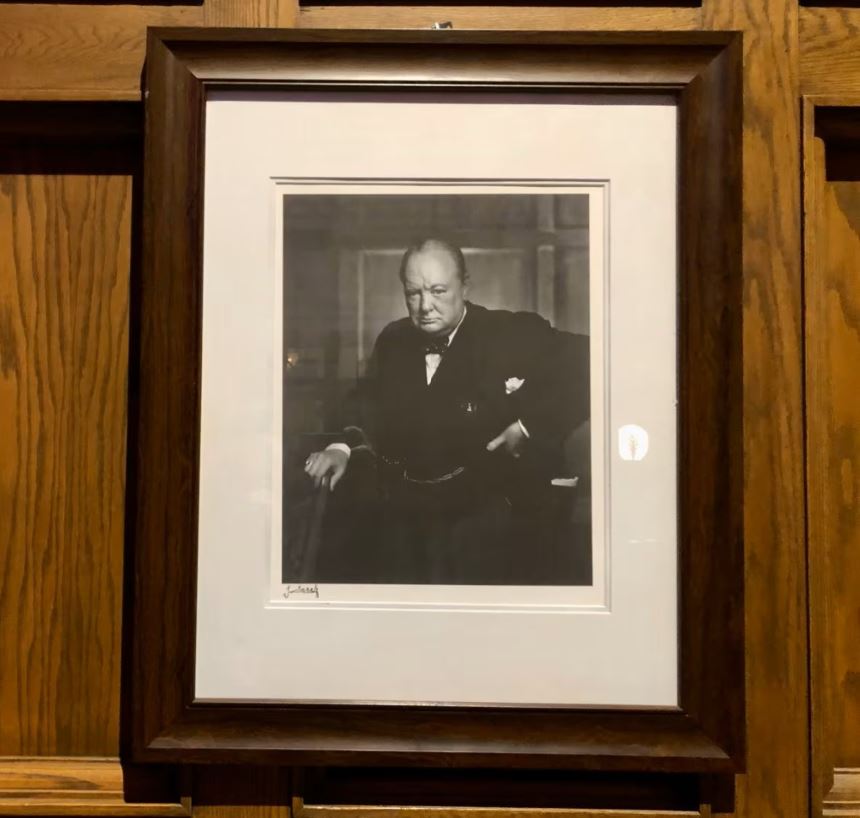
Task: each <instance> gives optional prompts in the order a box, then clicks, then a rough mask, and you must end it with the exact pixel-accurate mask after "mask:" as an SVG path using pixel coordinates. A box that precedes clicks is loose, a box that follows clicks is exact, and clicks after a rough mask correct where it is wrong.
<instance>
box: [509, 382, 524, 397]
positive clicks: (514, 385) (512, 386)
mask: <svg viewBox="0 0 860 818" xmlns="http://www.w3.org/2000/svg"><path fill="white" fill-rule="evenodd" d="M525 382H526V379H525V378H508V379H507V380H506V381H505V394H506V395H511V394H513V393H514V392H516V391H517V389H519V388H520V387H521V386H522V385H523V384H524V383H525Z"/></svg>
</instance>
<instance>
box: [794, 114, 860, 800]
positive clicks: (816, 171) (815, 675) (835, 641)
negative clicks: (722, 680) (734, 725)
mask: <svg viewBox="0 0 860 818" xmlns="http://www.w3.org/2000/svg"><path fill="white" fill-rule="evenodd" d="M831 110H836V109H831ZM843 110H844V111H845V112H846V113H848V112H850V111H851V110H852V109H851V108H843ZM805 113H806V117H805V131H806V135H805V147H804V159H805V163H806V164H805V181H806V189H805V206H806V222H805V226H806V246H805V259H806V287H805V296H806V314H807V322H806V338H807V349H806V352H807V356H806V357H807V361H806V386H807V407H808V411H807V419H808V434H807V476H808V498H809V501H808V502H809V555H810V556H809V574H810V618H811V623H810V624H811V630H810V632H811V638H812V643H811V646H810V649H811V671H812V691H813V694H814V698H813V710H812V716H813V722H812V732H813V786H812V803H813V814H820V811H821V809H822V806H826V805H827V802H830V805H831V806H832V807H834V809H835V811H836V812H837V813H838V814H854V815H856V814H858V813H860V775H858V774H857V769H856V768H857V767H860V640H858V638H857V634H858V625H857V623H858V622H859V621H860V517H859V516H858V514H857V508H858V496H860V469H858V463H860V401H858V395H860V182H856V181H854V182H845V181H827V180H826V178H825V167H827V166H828V164H827V163H826V161H825V158H826V156H825V154H826V153H830V152H831V150H834V151H835V150H838V149H839V148H843V147H846V146H849V145H851V146H853V150H854V157H855V158H854V162H855V163H856V156H857V151H858V149H860V142H858V141H857V138H856V135H857V129H856V125H853V128H852V120H851V119H848V122H847V125H848V127H847V128H844V129H843V131H842V132H839V131H838V127H837V129H835V130H836V132H835V133H829V135H828V139H829V138H831V137H832V138H834V139H835V140H836V141H835V142H833V143H831V142H829V141H828V144H827V146H826V147H825V142H823V141H822V139H820V138H816V136H815V130H816V123H815V105H814V104H812V103H811V102H809V103H807V105H806V108H805ZM854 120H855V121H856V116H855V118H854ZM832 126H833V123H831V125H830V127H828V128H825V129H824V130H825V131H828V130H829V131H833V130H834V129H833V127H832ZM852 130H853V131H854V139H853V142H852V137H851V134H852ZM836 137H841V140H840V139H837V138H836ZM842 140H844V141H842ZM847 155H848V154H847ZM839 768H854V770H850V769H849V770H842V771H841V772H840V774H837V775H836V776H834V769H836V770H837V771H839ZM851 805H853V811H852V810H849V809H848V807H850V806H851ZM837 806H838V809H836V807H837ZM839 810H842V812H839Z"/></svg>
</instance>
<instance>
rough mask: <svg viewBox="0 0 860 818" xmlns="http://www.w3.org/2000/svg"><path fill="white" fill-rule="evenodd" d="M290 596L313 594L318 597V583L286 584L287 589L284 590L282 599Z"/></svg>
mask: <svg viewBox="0 0 860 818" xmlns="http://www.w3.org/2000/svg"><path fill="white" fill-rule="evenodd" d="M291 596H313V597H316V598H317V599H319V598H320V586H319V585H287V590H286V591H284V599H289V598H290V597H291Z"/></svg>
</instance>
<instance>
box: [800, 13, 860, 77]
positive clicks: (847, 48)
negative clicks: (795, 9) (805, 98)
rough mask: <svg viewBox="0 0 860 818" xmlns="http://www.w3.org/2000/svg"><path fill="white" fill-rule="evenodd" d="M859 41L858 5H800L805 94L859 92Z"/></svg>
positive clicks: (802, 71) (859, 14)
mask: <svg viewBox="0 0 860 818" xmlns="http://www.w3.org/2000/svg"><path fill="white" fill-rule="evenodd" d="M835 5H836V3H834V6H835ZM858 42H860V9H858V8H851V9H849V8H803V9H801V10H800V78H801V91H802V92H803V93H804V94H858V93H860V46H858Z"/></svg>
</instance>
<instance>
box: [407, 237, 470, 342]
mask: <svg viewBox="0 0 860 818" xmlns="http://www.w3.org/2000/svg"><path fill="white" fill-rule="evenodd" d="M403 294H404V296H405V297H406V308H407V309H408V310H409V318H410V319H411V320H412V323H413V324H414V325H415V326H416V327H418V329H419V330H421V332H425V333H427V335H447V334H448V333H450V332H451V331H452V330H453V329H454V328H455V327H456V326H457V324H458V323H459V322H460V318H462V316H463V309H464V301H465V298H466V285H465V284H464V283H463V282H462V281H461V280H460V277H459V276H458V275H457V265H456V264H455V262H454V259H452V258H451V257H450V256H448V254H447V253H444V252H439V251H434V250H423V251H420V252H417V253H414V254H413V255H412V256H411V257H410V259H409V262H408V264H407V266H406V270H405V271H404V274H403Z"/></svg>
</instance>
